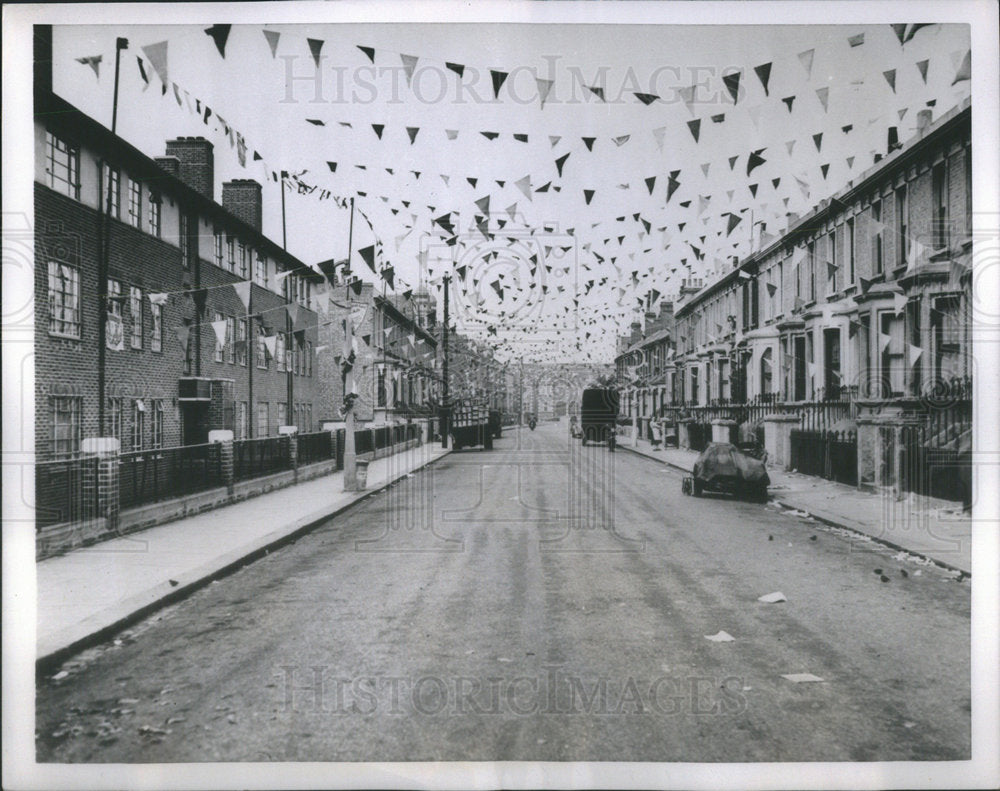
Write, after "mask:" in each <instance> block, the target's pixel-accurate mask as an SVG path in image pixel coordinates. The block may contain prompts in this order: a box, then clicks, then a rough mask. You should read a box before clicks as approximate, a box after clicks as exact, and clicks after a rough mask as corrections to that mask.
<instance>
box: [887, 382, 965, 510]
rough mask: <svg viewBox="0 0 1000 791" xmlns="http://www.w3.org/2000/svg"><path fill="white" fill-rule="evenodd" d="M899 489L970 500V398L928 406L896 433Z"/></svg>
mask: <svg viewBox="0 0 1000 791" xmlns="http://www.w3.org/2000/svg"><path fill="white" fill-rule="evenodd" d="M900 445H901V447H900V449H899V450H900V454H901V459H900V480H899V486H900V489H901V490H902V491H906V492H914V493H916V494H922V495H930V496H931V497H939V498H941V499H944V500H961V501H962V503H964V504H966V505H969V504H970V503H971V502H972V401H971V400H962V401H958V402H955V403H953V404H948V405H944V406H942V407H940V408H934V409H930V410H929V411H928V412H927V413H926V414H925V415H924V420H923V422H922V423H921V424H919V425H914V426H904V427H903V428H902V430H901V432H900Z"/></svg>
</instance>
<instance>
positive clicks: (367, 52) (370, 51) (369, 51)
mask: <svg viewBox="0 0 1000 791" xmlns="http://www.w3.org/2000/svg"><path fill="white" fill-rule="evenodd" d="M357 47H358V49H360V50H361V51H362V52H363V53H365V55H367V56H368V60H370V61H371V62H372V63H374V62H375V47H363V46H361V45H360V44H358V45H357Z"/></svg>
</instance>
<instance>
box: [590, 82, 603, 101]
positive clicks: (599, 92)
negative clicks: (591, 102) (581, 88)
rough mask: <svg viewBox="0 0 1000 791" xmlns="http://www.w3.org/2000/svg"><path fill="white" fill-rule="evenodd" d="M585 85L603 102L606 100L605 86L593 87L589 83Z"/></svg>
mask: <svg viewBox="0 0 1000 791" xmlns="http://www.w3.org/2000/svg"><path fill="white" fill-rule="evenodd" d="M585 87H586V88H587V90H588V91H590V92H591V93H592V94H594V96H596V97H597V98H598V99H600V100H601V101H602V102H603V101H604V89H603V88H597V87H592V86H590V85H587V86H585Z"/></svg>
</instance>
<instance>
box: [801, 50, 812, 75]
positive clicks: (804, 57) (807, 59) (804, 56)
mask: <svg viewBox="0 0 1000 791" xmlns="http://www.w3.org/2000/svg"><path fill="white" fill-rule="evenodd" d="M815 54H816V50H814V49H807V50H806V51H805V52H800V53H799V63H801V64H802V68H804V69H805V70H806V74H808V75H810V76H811V75H812V68H813V55H815Z"/></svg>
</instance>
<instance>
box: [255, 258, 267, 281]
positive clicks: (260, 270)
mask: <svg viewBox="0 0 1000 791" xmlns="http://www.w3.org/2000/svg"><path fill="white" fill-rule="evenodd" d="M253 277H254V282H255V283H256V284H257V285H258V286H262V287H263V288H267V259H266V258H265V257H264V255H263V254H262V253H261V252H259V251H258V253H257V265H256V266H255V267H254V270H253Z"/></svg>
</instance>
